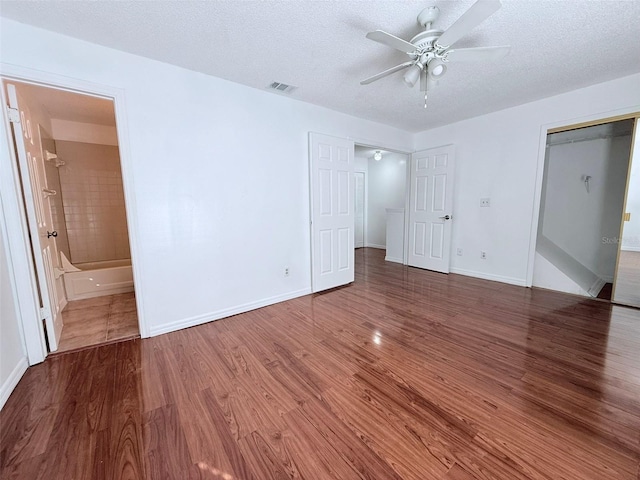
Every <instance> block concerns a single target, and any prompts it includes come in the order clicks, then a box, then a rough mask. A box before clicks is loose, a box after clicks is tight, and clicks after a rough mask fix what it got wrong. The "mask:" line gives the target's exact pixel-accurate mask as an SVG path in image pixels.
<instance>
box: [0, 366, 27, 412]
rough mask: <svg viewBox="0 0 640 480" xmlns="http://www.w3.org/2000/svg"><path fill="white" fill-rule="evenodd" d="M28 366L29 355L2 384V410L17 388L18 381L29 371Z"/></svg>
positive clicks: (0, 390)
mask: <svg viewBox="0 0 640 480" xmlns="http://www.w3.org/2000/svg"><path fill="white" fill-rule="evenodd" d="M27 368H29V362H28V361H27V357H22V358H21V359H20V361H19V362H18V364H17V365H16V366H15V368H14V369H13V370H12V371H11V374H10V375H9V376H8V377H7V379H6V380H5V381H4V383H3V384H2V386H0V410H2V408H3V407H4V404H5V403H7V400H9V396H10V395H11V392H13V390H14V389H15V388H16V386H17V385H18V382H19V381H20V379H21V378H22V376H23V375H24V374H25V372H26V371H27Z"/></svg>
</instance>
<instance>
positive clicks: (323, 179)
mask: <svg viewBox="0 0 640 480" xmlns="http://www.w3.org/2000/svg"><path fill="white" fill-rule="evenodd" d="M309 162H310V173H311V289H312V291H313V292H320V291H322V290H326V289H328V288H333V287H338V286H340V285H345V284H347V283H350V282H353V280H354V275H355V270H354V265H353V260H354V252H353V249H354V208H353V206H354V192H353V184H354V181H353V168H354V160H353V142H352V141H350V140H347V139H343V138H336V137H330V136H328V135H321V134H318V133H310V134H309Z"/></svg>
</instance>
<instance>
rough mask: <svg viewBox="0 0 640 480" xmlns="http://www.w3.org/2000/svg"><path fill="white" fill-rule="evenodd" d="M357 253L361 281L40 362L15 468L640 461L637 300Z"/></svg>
mask: <svg viewBox="0 0 640 480" xmlns="http://www.w3.org/2000/svg"><path fill="white" fill-rule="evenodd" d="M356 256H357V278H356V282H355V284H353V285H351V286H348V287H344V288H340V289H336V290H333V291H329V292H325V293H323V294H317V295H313V296H306V297H301V298H298V299H295V300H291V301H288V302H284V303H280V304H277V305H274V306H271V307H267V308H263V309H260V310H255V311H253V312H249V313H246V314H242V315H237V316H234V317H231V318H228V319H224V320H220V321H216V322H212V323H209V324H206V325H202V326H199V327H194V328H190V329H187V330H182V331H179V332H175V333H171V334H168V335H162V336H159V337H155V338H152V339H145V340H140V339H136V340H130V341H125V342H121V343H117V344H111V345H105V346H101V347H98V348H93V349H87V350H83V351H80V352H76V353H70V354H66V355H60V356H57V357H54V358H49V359H48V360H47V361H46V362H44V363H43V364H40V365H37V366H35V367H32V368H30V369H29V370H28V372H27V373H26V374H25V376H24V378H23V379H22V380H21V382H20V384H19V385H18V387H17V388H16V390H15V391H14V393H13V394H12V396H11V397H10V399H9V401H8V402H7V404H6V406H5V408H4V409H3V410H2V412H0V425H1V427H2V431H1V433H0V442H1V443H0V478H2V479H9V478H24V479H96V480H98V479H105V478H106V479H138V478H153V479H211V480H213V479H216V480H218V479H224V480H237V479H241V480H245V479H255V480H260V479H272V478H274V479H285V478H306V479H358V478H360V479H363V478H366V479H400V478H402V479H420V480H425V479H446V480H469V479H510V480H511V479H554V480H555V479H567V480H569V479H571V480H574V479H597V480H604V479H637V478H638V475H640V472H639V460H640V311H639V310H635V309H629V308H624V307H618V306H614V305H610V304H608V303H605V302H600V301H593V300H588V299H584V298H581V297H575V296H569V295H564V294H560V293H555V292H550V291H544V290H535V289H534V290H532V289H525V288H520V287H515V286H509V285H504V284H500V283H494V282H488V281H483V280H478V279H472V278H467V277H463V276H459V275H448V276H447V275H442V274H438V273H432V272H427V271H421V270H418V269H413V268H407V267H403V266H402V265H398V264H395V263H385V262H384V260H383V252H382V251H378V250H370V249H360V250H358V251H357V253H356Z"/></svg>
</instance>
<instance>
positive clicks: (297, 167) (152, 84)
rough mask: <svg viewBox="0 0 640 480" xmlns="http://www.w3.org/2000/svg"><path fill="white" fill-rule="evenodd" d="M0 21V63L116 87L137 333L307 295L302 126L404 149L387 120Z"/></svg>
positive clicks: (406, 138)
mask: <svg viewBox="0 0 640 480" xmlns="http://www.w3.org/2000/svg"><path fill="white" fill-rule="evenodd" d="M0 21H1V23H0V27H1V28H0V31H1V33H0V35H1V37H0V40H1V41H0V45H1V47H0V48H1V50H0V55H1V58H2V61H3V62H6V63H7V64H12V65H16V66H19V67H24V68H30V69H34V70H40V71H44V72H49V73H52V74H56V75H60V76H62V77H71V78H74V79H79V80H82V81H86V82H92V83H96V84H100V85H107V86H110V87H115V88H119V89H122V90H123V91H124V94H125V98H126V111H125V112H124V113H125V115H126V119H127V127H128V144H127V145H126V146H127V147H128V148H127V149H126V151H128V152H129V153H130V156H131V161H130V162H129V164H128V167H127V169H125V174H127V178H125V179H124V182H125V189H126V191H127V192H133V193H134V194H135V205H134V208H133V210H132V211H131V212H129V213H130V215H129V226H130V234H131V235H132V237H133V240H134V241H133V242H132V248H133V249H132V255H133V262H134V265H135V266H136V269H137V270H136V271H137V273H138V276H137V277H136V294H137V295H136V297H137V299H138V302H140V303H141V306H142V307H143V312H144V318H145V320H146V322H147V323H148V324H149V326H150V332H149V333H151V334H159V333H163V332H167V331H171V330H175V329H178V328H182V327H185V326H188V325H192V324H197V323H201V322H205V321H208V320H210V319H213V318H218V317H221V316H226V315H229V314H232V313H236V312H238V311H243V310H246V309H249V308H252V307H256V306H259V305H262V304H266V303H270V302H275V301H279V300H283V299H286V298H290V297H292V296H296V295H301V294H305V293H308V292H309V291H310V283H311V282H310V278H311V273H310V264H311V261H310V240H309V200H308V199H309V188H308V187H309V172H308V133H309V132H310V131H314V132H321V133H325V134H329V135H335V136H340V137H351V138H353V139H354V140H356V141H360V142H361V143H367V144H370V143H372V141H371V139H375V141H376V143H380V144H382V145H385V146H388V147H390V148H397V149H399V150H411V147H412V143H413V136H412V135H411V134H410V133H407V132H404V131H401V130H398V129H395V128H391V127H388V126H385V125H381V124H377V123H374V122H369V121H365V120H361V119H358V118H355V117H351V116H348V115H344V114H341V113H337V112H334V111H331V110H328V109H324V108H321V107H317V106H314V105H309V104H305V103H302V102H298V101H295V100H294V99H292V98H288V97H286V96H281V95H276V94H272V93H268V92H266V91H261V90H258V89H252V88H248V87H244V86H242V85H238V84H234V83H231V82H228V81H225V80H221V79H218V78H214V77H211V76H207V75H204V74H200V73H196V72H193V71H189V70H185V69H182V68H178V67H174V66H171V65H167V64H163V63H160V62H156V61H153V60H149V59H145V58H142V57H138V56H135V55H130V54H126V53H123V52H119V51H116V50H113V49H109V48H104V47H101V46H98V45H94V44H90V43H87V42H83V41H79V40H76V39H72V38H70V37H65V36H62V35H58V34H54V33H51V32H47V31H44V30H40V29H36V28H33V27H30V26H26V25H22V24H19V23H17V22H14V21H10V20H6V19H2V20H0ZM16 39H20V40H19V41H17V40H16ZM70 52H73V54H70ZM62 77H61V78H62ZM301 88H304V87H303V86H302V87H301ZM120 140H121V141H123V139H122V138H120ZM1 153H2V155H7V154H8V153H7V152H6V151H3V152H1ZM125 163H127V159H125V158H123V164H125ZM131 200H133V197H129V198H128V199H127V201H128V202H131ZM136 254H137V255H136ZM285 265H286V266H289V268H290V272H291V273H290V275H289V276H288V277H284V275H283V268H284V266H285ZM145 333H146V332H143V334H145Z"/></svg>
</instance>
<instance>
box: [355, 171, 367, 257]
mask: <svg viewBox="0 0 640 480" xmlns="http://www.w3.org/2000/svg"><path fill="white" fill-rule="evenodd" d="M354 179H355V184H356V186H355V195H356V197H355V213H354V215H355V228H354V232H355V237H354V242H355V248H360V247H364V203H365V199H364V192H365V190H364V183H365V176H364V172H355V173H354Z"/></svg>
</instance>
